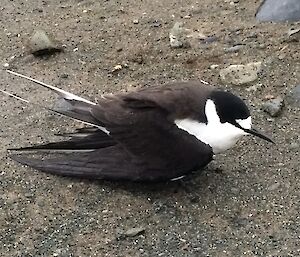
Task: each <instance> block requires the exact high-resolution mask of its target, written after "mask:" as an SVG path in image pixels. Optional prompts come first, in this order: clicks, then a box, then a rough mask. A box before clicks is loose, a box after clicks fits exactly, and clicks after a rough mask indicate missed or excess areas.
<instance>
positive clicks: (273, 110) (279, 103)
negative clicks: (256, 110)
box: [262, 96, 284, 117]
mask: <svg viewBox="0 0 300 257" xmlns="http://www.w3.org/2000/svg"><path fill="white" fill-rule="evenodd" d="M283 106H284V101H283V99H282V98H281V97H280V96H279V97H277V98H275V99H271V100H269V101H267V102H265V103H264V104H263V106H262V109H263V110H264V111H265V112H267V113H268V114H269V115H271V116H272V117H277V116H278V115H279V114H280V112H281V110H282V108H283Z"/></svg>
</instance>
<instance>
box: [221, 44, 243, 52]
mask: <svg viewBox="0 0 300 257" xmlns="http://www.w3.org/2000/svg"><path fill="white" fill-rule="evenodd" d="M243 47H244V45H235V46H231V47H228V48H226V49H225V53H235V52H238V51H240V50H241V49H242V48H243Z"/></svg>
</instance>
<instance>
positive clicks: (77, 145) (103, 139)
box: [8, 130, 116, 152]
mask: <svg viewBox="0 0 300 257" xmlns="http://www.w3.org/2000/svg"><path fill="white" fill-rule="evenodd" d="M115 144H116V142H115V141H114V140H113V139H112V138H111V137H110V136H108V135H107V134H106V133H104V132H103V131H101V130H98V131H97V132H94V134H90V135H87V136H84V137H76V134H74V135H73V137H72V138H71V139H69V140H67V141H61V142H53V143H48V144H43V145H34V146H29V147H22V148H10V149H8V150H13V151H38V150H47V151H64V150H72V151H74V152H76V151H82V150H95V149H101V148H106V147H109V146H113V145H115Z"/></svg>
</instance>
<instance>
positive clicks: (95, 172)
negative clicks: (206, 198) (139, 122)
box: [10, 146, 137, 180]
mask: <svg viewBox="0 0 300 257" xmlns="http://www.w3.org/2000/svg"><path fill="white" fill-rule="evenodd" d="M124 155H126V153H125V152H123V151H119V148H118V147H115V146H113V147H108V148H105V149H100V150H96V151H91V152H81V153H74V154H63V153H55V154H52V155H51V156H46V157H44V158H38V157H32V156H31V155H28V154H25V153H22V154H13V155H10V158H12V159H13V160H15V161H17V162H19V163H21V164H23V165H27V166H30V167H32V168H34V169H37V170H40V171H43V172H46V173H50V174H55V175H60V176H70V177H79V178H87V179H108V180H132V179H133V178H135V177H137V176H136V175H135V170H136V167H134V166H133V165H132V164H131V163H130V161H128V158H126V156H124Z"/></svg>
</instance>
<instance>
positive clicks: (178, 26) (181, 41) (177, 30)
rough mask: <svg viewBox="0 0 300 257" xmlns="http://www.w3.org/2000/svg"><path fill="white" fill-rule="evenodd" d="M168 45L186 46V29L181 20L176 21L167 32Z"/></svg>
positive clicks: (175, 46)
mask: <svg viewBox="0 0 300 257" xmlns="http://www.w3.org/2000/svg"><path fill="white" fill-rule="evenodd" d="M169 39H170V45H171V47H173V48H180V47H188V46H189V43H188V42H187V40H186V29H184V28H183V23H182V22H176V23H175V24H174V26H173V28H172V29H171V31H170V33H169Z"/></svg>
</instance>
